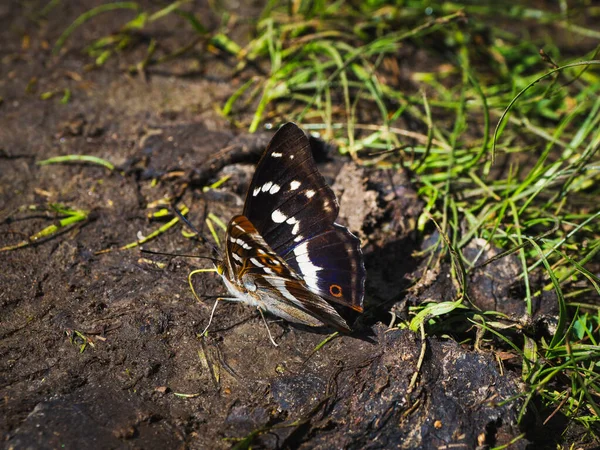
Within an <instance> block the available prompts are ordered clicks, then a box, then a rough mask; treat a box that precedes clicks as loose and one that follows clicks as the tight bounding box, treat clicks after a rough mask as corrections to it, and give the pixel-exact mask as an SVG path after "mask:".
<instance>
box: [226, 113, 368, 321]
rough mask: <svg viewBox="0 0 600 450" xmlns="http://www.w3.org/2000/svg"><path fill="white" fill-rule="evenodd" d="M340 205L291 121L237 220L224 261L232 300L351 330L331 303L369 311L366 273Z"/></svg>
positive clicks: (287, 316)
mask: <svg viewBox="0 0 600 450" xmlns="http://www.w3.org/2000/svg"><path fill="white" fill-rule="evenodd" d="M338 212H339V205H338V202H337V199H336V198H335V194H334V193H333V191H332V190H331V188H330V187H329V186H328V185H327V183H326V182H325V179H324V178H323V176H322V175H321V174H320V173H319V171H318V169H317V166H316V163H315V161H314V159H313V157H312V153H311V147H310V142H309V140H308V138H307V137H306V135H305V134H304V132H303V131H302V130H301V129H300V128H298V127H297V126H296V125H295V124H293V123H288V124H286V125H284V126H283V127H281V129H280V130H279V131H278V132H277V133H276V134H275V136H274V137H273V139H272V140H271V142H270V143H269V145H268V146H267V148H266V150H265V152H264V154H263V155H262V157H261V159H260V161H259V163H258V166H257V167H256V172H255V173H254V177H253V178H252V183H251V184H250V187H249V189H248V193H247V195H246V202H245V205H244V213H243V215H239V216H235V217H234V218H233V219H231V222H229V226H228V228H227V237H226V244H225V255H224V258H223V260H222V261H219V262H218V263H217V264H216V266H217V271H218V273H219V274H220V275H221V277H222V278H223V281H224V282H225V285H226V286H227V289H228V290H229V293H230V294H231V295H232V296H233V297H234V298H232V299H231V300H236V301H240V302H243V303H246V304H249V305H252V306H256V307H258V308H259V309H260V310H261V311H268V312H269V313H271V314H274V315H276V316H279V317H281V318H283V319H285V320H288V321H290V322H296V323H300V324H304V325H310V326H331V327H333V328H335V329H338V330H341V331H350V328H349V327H348V325H347V323H346V321H345V320H344V319H343V318H342V317H341V316H340V315H339V314H338V312H337V311H336V310H335V308H334V307H333V306H332V305H331V303H336V304H339V305H343V306H346V307H350V308H352V309H354V310H355V311H359V312H362V309H363V308H362V303H363V296H364V290H365V289H364V284H365V277H366V272H365V267H364V263H363V255H362V252H361V250H360V241H359V239H358V238H357V237H356V236H354V235H353V234H352V233H350V232H349V231H348V230H347V229H346V228H345V227H343V226H341V225H338V224H336V223H334V221H335V219H336V218H337V216H338Z"/></svg>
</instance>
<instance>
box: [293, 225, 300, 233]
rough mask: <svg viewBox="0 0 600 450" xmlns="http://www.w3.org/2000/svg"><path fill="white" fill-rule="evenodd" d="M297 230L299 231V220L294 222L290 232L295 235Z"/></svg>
mask: <svg viewBox="0 0 600 450" xmlns="http://www.w3.org/2000/svg"><path fill="white" fill-rule="evenodd" d="M298 231H300V222H296V224H295V225H294V228H292V234H294V235H296V234H298Z"/></svg>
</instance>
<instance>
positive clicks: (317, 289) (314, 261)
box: [284, 224, 366, 312]
mask: <svg viewBox="0 0 600 450" xmlns="http://www.w3.org/2000/svg"><path fill="white" fill-rule="evenodd" d="M284 259H285V260H286V262H287V263H288V264H289V265H290V266H291V267H292V269H294V270H295V271H296V272H297V273H299V274H301V276H302V278H303V279H304V282H305V283H306V285H307V286H308V288H309V289H310V290H311V291H313V292H314V293H316V294H318V295H320V296H321V297H323V298H326V299H328V300H330V301H332V302H335V303H340V304H342V305H344V306H349V307H351V308H352V309H354V310H356V311H359V312H362V299H363V295H364V283H365V278H366V271H365V267H364V264H363V261H362V253H361V250H360V241H359V240H358V238H357V237H356V236H354V235H353V234H352V233H350V232H349V231H348V230H347V229H346V228H345V227H342V226H341V225H337V224H333V225H332V227H331V229H330V230H328V231H327V232H325V233H322V234H319V235H318V236H315V237H313V238H312V239H309V240H306V241H304V242H303V243H301V244H300V245H298V246H296V247H295V248H294V249H293V251H290V252H289V253H288V254H287V255H286V256H285V257H284Z"/></svg>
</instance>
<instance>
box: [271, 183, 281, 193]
mask: <svg viewBox="0 0 600 450" xmlns="http://www.w3.org/2000/svg"><path fill="white" fill-rule="evenodd" d="M279 189H281V187H280V186H279V185H278V184H273V186H271V189H269V194H277V193H278V192H279Z"/></svg>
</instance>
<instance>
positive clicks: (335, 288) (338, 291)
mask: <svg viewBox="0 0 600 450" xmlns="http://www.w3.org/2000/svg"><path fill="white" fill-rule="evenodd" d="M329 293H330V294H331V295H333V296H334V297H338V298H339V297H341V296H342V287H341V286H340V285H339V284H332V285H331V286H329Z"/></svg>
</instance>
